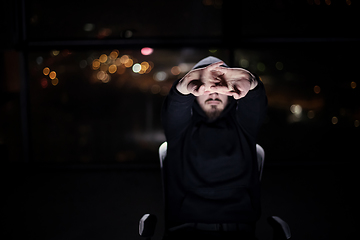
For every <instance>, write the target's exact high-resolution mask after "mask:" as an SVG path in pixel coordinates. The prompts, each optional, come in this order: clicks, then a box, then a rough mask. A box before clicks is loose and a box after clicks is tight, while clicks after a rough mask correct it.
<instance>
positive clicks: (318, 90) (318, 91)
mask: <svg viewBox="0 0 360 240" xmlns="http://www.w3.org/2000/svg"><path fill="white" fill-rule="evenodd" d="M320 91H321V88H320V87H319V86H318V85H316V86H315V87H314V93H316V94H319V93H320Z"/></svg>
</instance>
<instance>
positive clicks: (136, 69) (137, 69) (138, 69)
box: [132, 63, 141, 73]
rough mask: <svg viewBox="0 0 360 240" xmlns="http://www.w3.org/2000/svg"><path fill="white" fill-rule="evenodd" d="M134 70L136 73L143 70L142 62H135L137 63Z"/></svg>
mask: <svg viewBox="0 0 360 240" xmlns="http://www.w3.org/2000/svg"><path fill="white" fill-rule="evenodd" d="M132 70H133V72H134V73H138V72H140V70H141V64H139V63H135V64H134V65H133V67H132Z"/></svg>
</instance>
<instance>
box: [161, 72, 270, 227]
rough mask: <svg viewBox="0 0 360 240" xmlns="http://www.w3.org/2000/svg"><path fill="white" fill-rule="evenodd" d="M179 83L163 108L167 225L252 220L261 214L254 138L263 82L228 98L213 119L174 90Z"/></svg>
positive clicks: (262, 112) (262, 101)
mask: <svg viewBox="0 0 360 240" xmlns="http://www.w3.org/2000/svg"><path fill="white" fill-rule="evenodd" d="M177 83H178V81H176V82H175V83H174V85H173V87H172V89H171V90H170V92H169V95H168V96H167V98H166V100H165V103H164V106H163V110H162V122H163V126H164V131H165V136H166V140H167V142H168V148H167V157H166V160H165V162H164V166H163V167H164V179H165V186H164V187H165V200H166V202H165V214H166V215H165V217H166V223H167V226H168V227H172V226H176V225H180V224H183V223H194V222H197V223H249V224H252V223H255V222H256V221H257V220H258V218H259V216H260V182H259V173H258V170H257V169H258V166H257V159H256V138H257V134H258V131H259V128H260V126H261V124H262V121H263V118H264V116H265V113H266V107H267V98H266V95H265V89H264V86H263V84H262V82H261V81H260V80H259V79H258V85H257V87H256V88H255V89H253V90H251V91H249V93H248V94H247V95H246V96H245V97H244V98H242V99H239V100H235V99H234V98H232V97H229V104H228V105H227V106H226V108H225V109H224V111H223V112H222V113H221V115H220V117H219V118H217V119H216V120H214V121H212V122H210V121H209V120H208V119H207V117H206V115H205V113H204V112H203V110H202V109H201V107H200V106H199V105H198V103H197V102H196V101H195V96H193V95H192V94H189V95H183V94H181V93H180V92H178V91H177V89H176V87H175V86H176V84H177Z"/></svg>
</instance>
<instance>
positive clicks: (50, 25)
mask: <svg viewBox="0 0 360 240" xmlns="http://www.w3.org/2000/svg"><path fill="white" fill-rule="evenodd" d="M221 18H222V1H201V0H197V1H193V0H182V1H160V0H155V1H147V0H137V1H109V0H103V1H99V2H97V1H93V2H77V1H71V2H70V1H43V0H37V1H31V2H30V3H28V37H29V39H31V40H53V39H56V40H60V39H72V40H73V39H79V38H80V39H85V38H86V39H104V38H147V37H152V38H153V37H187V38H189V37H214V36H221V33H222V28H221V27H222V21H221Z"/></svg>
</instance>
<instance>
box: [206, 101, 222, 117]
mask: <svg viewBox="0 0 360 240" xmlns="http://www.w3.org/2000/svg"><path fill="white" fill-rule="evenodd" d="M221 112H222V110H220V109H218V108H217V106H216V105H212V106H211V109H210V110H208V111H206V112H205V113H206V116H207V117H208V118H209V120H210V121H213V120H215V119H217V118H218V117H219V116H220V114H221Z"/></svg>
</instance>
